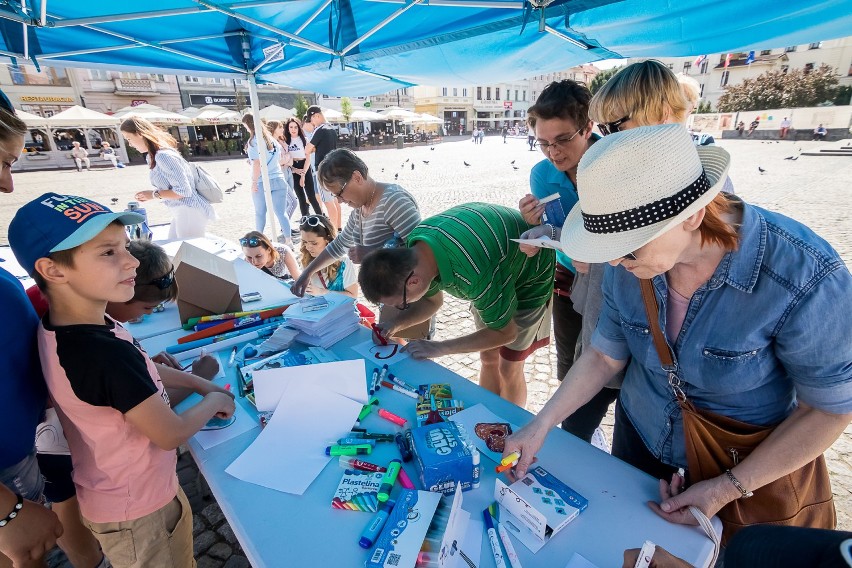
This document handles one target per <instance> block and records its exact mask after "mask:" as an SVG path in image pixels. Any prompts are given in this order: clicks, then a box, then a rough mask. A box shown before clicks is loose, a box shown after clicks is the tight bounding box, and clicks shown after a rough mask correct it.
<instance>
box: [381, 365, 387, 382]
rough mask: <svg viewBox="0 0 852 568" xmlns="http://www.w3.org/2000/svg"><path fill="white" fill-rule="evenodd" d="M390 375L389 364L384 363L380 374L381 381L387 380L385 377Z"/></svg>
mask: <svg viewBox="0 0 852 568" xmlns="http://www.w3.org/2000/svg"><path fill="white" fill-rule="evenodd" d="M387 375H388V364H387V363H385V364H384V365H382V372H381V373H380V374H379V382H382V381H383V380H385V377H386V376H387Z"/></svg>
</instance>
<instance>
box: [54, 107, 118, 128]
mask: <svg viewBox="0 0 852 568" xmlns="http://www.w3.org/2000/svg"><path fill="white" fill-rule="evenodd" d="M119 122H121V121H120V120H119V119H117V118H116V117H114V116H110V115H108V114H103V113H102V112H96V111H94V110H92V109H88V108H84V107H81V106H77V105H75V106H72V107H71V108H69V109H67V110H63V111H62V112H60V113H59V114H55V115H53V116H51V117H50V118H48V119H47V124H48V125H49V126H51V127H61V126H116V125H117V124H118V123H119Z"/></svg>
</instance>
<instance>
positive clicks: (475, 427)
mask: <svg viewBox="0 0 852 568" xmlns="http://www.w3.org/2000/svg"><path fill="white" fill-rule="evenodd" d="M450 420H452V421H453V422H455V423H457V424H461V425H462V426H464V429H465V432H467V436H468V438H470V439H471V440H472V441H473V443H474V444H475V445H476V449H478V450H479V452H480V453H481V454H482V455H483V456H485V457H487V458H489V459H491V460H492V461H494V462H497V463H500V459H501V458H502V452H495V451H492V450H491V449H490V448H489V447H488V445H489V443H490V444H491V447H498V446H496V445H495V444H499V443H500V438H504V436H503V430H502V427H494V428H488V426H487V425H489V424H491V425H493V424H509V427H510V428H511V429H512V431H513V432H517V431H518V430H519V428H518V427H517V426H516V425H514V424H512V423H510V422H509V421H508V420H504V419H503V418H500V417H499V416H497V415H496V414H494V413H493V412H491V411H490V410H488V408H487V407H486V406H485V405H484V404H474V405H473V406H471V407H470V408H465V409H464V410H462V411H461V412H458V413H456V414H453V415H452V416H450ZM489 439H490V441H489Z"/></svg>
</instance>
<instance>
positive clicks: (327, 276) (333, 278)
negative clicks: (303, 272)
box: [299, 215, 358, 298]
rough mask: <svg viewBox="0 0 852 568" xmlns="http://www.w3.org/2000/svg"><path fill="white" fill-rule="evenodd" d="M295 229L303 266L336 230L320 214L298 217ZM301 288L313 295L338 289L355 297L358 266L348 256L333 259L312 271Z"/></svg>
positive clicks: (334, 234) (356, 293)
mask: <svg viewBox="0 0 852 568" xmlns="http://www.w3.org/2000/svg"><path fill="white" fill-rule="evenodd" d="M299 230H300V231H301V232H302V248H301V250H302V264H303V265H305V266H307V265H308V264H309V263H310V262H311V261H312V260H313V259H314V258H316V256H317V255H318V254H320V253H321V252H322V251H324V250H325V247H326V246H328V243H330V242H331V241H333V240H334V237H335V236H337V230H336V229H335V228H334V226H333V225H332V224H331V221H329V219H328V217H326V216H324V215H309V216H307V217H302V220H301V221H299ZM305 291H306V292H307V293H308V294H312V295H314V296H319V295H322V294H327V293H328V292H341V293H343V294H346V295H347V296H352V297H353V298H357V297H358V268H357V267H356V265H355V263H353V262H352V261H351V260H349V259H348V258H344V259H342V260H339V261H337V262H334V263H332V264H330V265H328V266H326V267H325V268H322V269H321V270H318V271H317V272H315V273H314V274H313V275H312V276H311V278H310V280H308V283H307V285H306V287H305Z"/></svg>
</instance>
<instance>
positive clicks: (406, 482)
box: [397, 468, 414, 489]
mask: <svg viewBox="0 0 852 568" xmlns="http://www.w3.org/2000/svg"><path fill="white" fill-rule="evenodd" d="M397 480H398V481H399V484H400V485H401V486H402V488H403V489H414V484H413V483H412V482H411V478H410V477H408V474H407V473H405V470H404V469H402V468H399V475H397Z"/></svg>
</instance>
